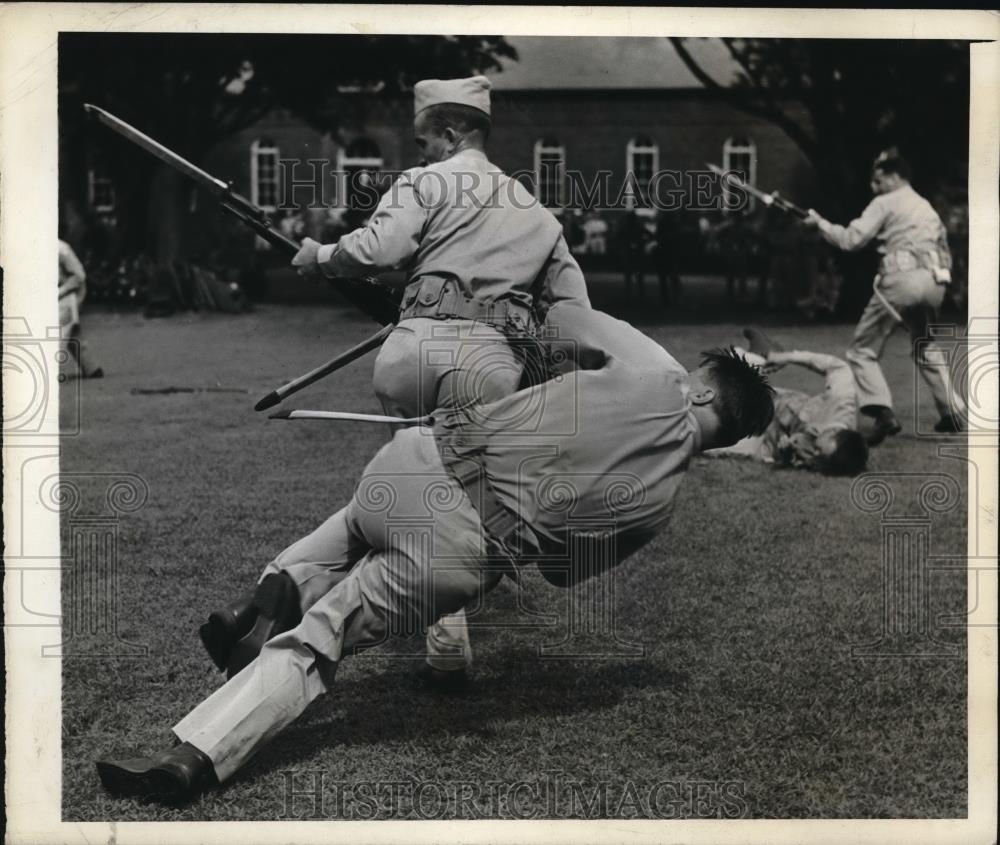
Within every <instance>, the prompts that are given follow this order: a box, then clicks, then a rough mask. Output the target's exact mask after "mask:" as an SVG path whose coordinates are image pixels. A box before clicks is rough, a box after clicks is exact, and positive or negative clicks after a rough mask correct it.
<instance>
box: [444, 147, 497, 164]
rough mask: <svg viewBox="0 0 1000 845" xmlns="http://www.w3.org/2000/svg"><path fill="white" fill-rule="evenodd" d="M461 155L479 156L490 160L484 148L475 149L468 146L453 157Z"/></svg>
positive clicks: (484, 159) (468, 156)
mask: <svg viewBox="0 0 1000 845" xmlns="http://www.w3.org/2000/svg"><path fill="white" fill-rule="evenodd" d="M459 156H465V157H467V158H479V159H482V160H483V161H489V159H488V158H487V157H486V153H484V152H483V151H482V150H476V149H473V148H472V147H467V148H466V149H464V150H459V151H458V152H457V153H455V154H454V155H453V156H451V157H452V158H458V157H459Z"/></svg>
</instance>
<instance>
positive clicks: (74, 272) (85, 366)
mask: <svg viewBox="0 0 1000 845" xmlns="http://www.w3.org/2000/svg"><path fill="white" fill-rule="evenodd" d="M86 295H87V274H86V272H85V271H84V269H83V265H82V264H81V263H80V259H79V258H77V257H76V253H75V252H73V247H71V246H70V245H69V244H68V243H66V241H63V240H60V241H59V337H60V339H61V340H62V342H63V343H64V344H65V346H66V348H67V350H68V351H69V353H70V354H71V355H72V356H73V358H74V359H75V360H76V363H77V366H78V367H79V369H80V375H81V376H82V377H83V378H103V376H104V370H103V368H102V367H100V366H98V364H97V363H96V362H95V361H94V360H93V357H92V356H91V355H89V354H88V353H87V343H86V341H84V339H83V336H82V334H81V331H80V306H81V305H83V299H84V297H85V296H86ZM71 341H75V342H71Z"/></svg>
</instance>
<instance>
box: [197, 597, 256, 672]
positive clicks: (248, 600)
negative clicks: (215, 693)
mask: <svg viewBox="0 0 1000 845" xmlns="http://www.w3.org/2000/svg"><path fill="white" fill-rule="evenodd" d="M253 596H254V594H253V593H247V594H246V595H245V596H243V598H241V599H239V601H235V602H233V603H232V604H230V605H227V606H226V607H223V608H221V609H219V610H213V611H212V612H211V613H210V614H209V615H208V621H207V622H206V623H205V624H204V625H202V626H201V627H200V628H199V629H198V636H199V637H201V643H202V645H203V646H205V651H207V652H208V656H209V657H211V658H212V662H213V663H214V664H215V665H216V666H218V667H219V671H220V672H225V671H226V666H227V665H228V663H229V658H230V656H231V655H232V653H233V649H234V648H235V647H236V643H238V642H239V641H240V638H241V637H245V636H246V635H247V634H249V633H250V629H251V628H253V625H254V622H256V621H257V608H256V606H255V605H254V603H253Z"/></svg>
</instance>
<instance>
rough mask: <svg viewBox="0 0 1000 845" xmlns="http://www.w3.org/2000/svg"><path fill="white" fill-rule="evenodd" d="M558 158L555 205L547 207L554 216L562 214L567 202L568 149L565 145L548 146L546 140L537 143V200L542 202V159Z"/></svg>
mask: <svg viewBox="0 0 1000 845" xmlns="http://www.w3.org/2000/svg"><path fill="white" fill-rule="evenodd" d="M551 157H557V158H558V164H557V165H556V167H557V172H556V178H555V188H556V190H555V194H556V196H555V204H554V205H547V206H546V208H548V209H549V211H551V212H552V213H553V214H561V213H562V211H563V203H564V202H565V201H566V147H565V146H564V145H563V144H546V143H545V141H544V139H539V140H538V141H535V150H534V166H535V199H536V200H538V201H539V202H542V159H543V158H551Z"/></svg>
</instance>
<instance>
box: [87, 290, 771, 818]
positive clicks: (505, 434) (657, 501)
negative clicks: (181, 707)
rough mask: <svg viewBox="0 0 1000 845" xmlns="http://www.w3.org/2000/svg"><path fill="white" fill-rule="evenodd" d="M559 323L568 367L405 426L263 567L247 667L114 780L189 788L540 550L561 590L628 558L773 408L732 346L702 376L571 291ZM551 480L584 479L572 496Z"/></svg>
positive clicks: (126, 788)
mask: <svg viewBox="0 0 1000 845" xmlns="http://www.w3.org/2000/svg"><path fill="white" fill-rule="evenodd" d="M548 325H550V326H554V327H555V328H556V329H557V330H558V337H559V338H560V339H561V341H564V342H565V346H564V347H563V352H564V356H565V366H564V368H563V373H562V375H561V377H560V378H556V379H552V380H550V381H547V382H544V383H542V384H539V385H536V386H533V387H530V388H526V389H524V390H519V391H517V392H516V393H514V394H512V395H510V396H507V397H505V398H502V399H499V400H497V401H496V402H493V403H491V404H488V405H482V406H478V407H473V408H472V409H465V410H464V411H460V412H458V413H455V414H451V415H448V414H445V418H444V419H442V420H440V421H437V422H435V425H434V427H433V428H430V427H423V426H419V427H418V426H414V427H410V428H404V429H402V430H401V431H399V432H397V433H396V435H395V437H394V438H393V440H392V441H391V442H390V443H389V444H387V445H386V446H384V447H383V448H382V449H381V450H380V451H379V453H378V454H377V455H376V456H375V458H374V459H373V460H372V461H371V462H370V463H369V464H368V467H367V468H366V470H365V473H364V475H363V477H362V479H361V482H360V484H359V485H358V488H357V490H356V492H355V495H354V497H353V498H352V500H351V502H350V503H349V504H348V505H347V506H346V507H345V508H344V509H343V510H341V511H339V512H338V513H336V514H335V515H334V516H332V517H330V518H329V519H328V520H327V521H326V522H325V523H323V525H321V526H320V527H319V528H318V529H317V530H316V531H314V532H313V533H312V534H310V535H309V536H308V537H306V538H304V539H302V540H300V541H299V542H298V543H296V544H294V545H293V546H291V547H290V548H289V549H287V550H286V551H285V552H283V553H282V554H280V555H279V556H278V557H277V558H276V559H275V560H274V561H273V562H272V563H271V564H269V565H268V566H267V568H266V569H265V570H264V576H263V577H262V579H261V581H260V583H259V586H258V588H257V592H258V595H259V604H260V606H261V612H260V616H259V618H258V620H257V623H256V625H255V629H257V630H259V632H260V636H259V637H258V638H257V641H256V643H255V645H256V646H257V651H256V653H253V654H249V653H248V654H246V655H245V659H246V660H247V663H246V666H245V668H243V669H242V671H240V672H239V673H238V674H236V675H235V676H234V677H233V678H231V679H230V680H229V681H228V682H227V683H226V684H225V685H224V686H222V687H221V688H220V689H218V690H216V691H215V692H214V693H213V694H212V695H211V696H209V697H208V698H207V699H205V700H204V701H203V702H202V703H201V704H199V705H198V706H197V707H196V708H195V709H194V710H193V711H191V712H190V713H189V714H188V715H187V716H186V717H185V718H184V719H182V720H181V721H180V722H179V723H178V724H177V725H175V726H174V728H173V733H174V735H175V737H176V738H177V740H178V741H179V743H180V744H178V745H175V746H174V747H173V748H170V749H168V750H166V751H162V752H160V753H158V754H155V755H153V756H150V757H139V758H134V759H130V760H101V761H99V762H98V764H97V768H98V772H99V775H100V777H101V780H102V782H103V784H104V786H105V787H106V788H107V789H109V790H110V791H112V792H115V793H122V794H140V795H146V796H151V797H159V798H161V799H166V800H177V799H184V798H188V797H191V796H192V795H193V794H195V793H197V792H198V791H200V790H202V789H204V788H206V787H209V786H211V785H213V784H215V783H217V782H222V781H225V780H226V779H227V778H229V777H231V776H232V775H233V774H234V773H235V772H236V771H237V770H238V769H239V768H240V767H241V766H242V765H243V764H244V763H245V762H246V761H247V760H248V759H249V758H250V757H251V756H252V755H253V754H254V753H255V752H256V751H257V750H258V749H259V748H260V747H261V746H262V745H263V744H264V743H265V742H266V741H267V740H268V739H270V738H271V737H273V736H274V735H275V734H277V733H278V732H279V731H280V730H282V729H283V728H285V727H286V726H287V725H289V724H290V723H291V722H292V721H294V720H295V719H296V718H297V717H298V716H299V714H301V713H302V711H303V710H304V709H305V708H306V707H307V706H308V704H309V703H310V702H311V701H313V700H314V699H316V698H317V697H319V696H320V695H321V694H323V693H324V692H326V691H327V690H328V689H330V687H331V686H332V684H333V682H334V675H335V674H336V671H337V667H338V665H339V663H340V661H341V659H342V657H343V656H344V655H346V654H350V653H352V652H356V651H358V650H361V649H364V648H369V647H371V646H373V645H376V644H378V643H380V642H382V641H384V640H385V639H386V638H387V637H388V636H389V635H390V634H391V633H400V634H405V633H407V632H410V631H413V630H419V629H420V627H422V626H423V625H426V624H428V623H432V622H433V621H434V620H435V619H436V618H437V617H439V616H440V615H441V614H443V613H447V612H452V611H455V610H458V609H459V608H461V607H463V606H465V605H467V604H468V603H469V602H470V601H472V600H474V599H476V598H478V597H479V596H481V595H482V594H483V593H485V592H488V591H489V590H491V589H493V588H494V587H496V585H497V584H498V583H499V582H500V580H501V579H502V577H503V573H504V572H505V571H511V570H516V568H517V567H518V566H522V565H525V564H526V563H528V562H531V561H538V566H539V569H540V570H541V571H542V574H543V575H544V576H545V577H546V578H547V579H548V580H550V581H552V582H553V583H556V584H559V585H563V586H568V585H571V584H573V583H575V582H577V581H579V580H582V579H583V578H587V577H590V576H592V575H597V574H599V573H600V572H602V571H604V570H606V569H609V568H611V567H613V566H616V565H617V564H618V563H620V562H621V561H622V560H623V559H624V558H626V557H627V556H628V555H630V554H631V553H632V552H634V551H636V550H637V549H639V548H641V547H642V546H643V545H644V544H645V543H647V542H648V541H649V540H651V539H652V538H653V536H654V535H655V534H656V533H657V532H658V531H659V530H660V529H662V528H663V527H664V525H665V524H666V523H667V521H668V519H669V515H670V512H671V510H672V503H673V500H674V496H675V495H676V493H677V489H678V487H679V485H680V482H681V479H682V477H683V475H684V473H685V472H686V471H687V469H688V466H689V463H690V460H691V458H692V456H694V455H696V454H698V453H699V452H700V451H702V450H704V449H709V448H714V447H718V446H725V445H728V444H731V443H734V442H736V441H737V440H739V439H741V438H743V437H745V436H748V435H750V434H759V433H760V432H762V431H763V430H764V429H765V428H766V426H767V425H768V423H769V422H770V420H771V417H772V415H773V412H774V408H773V404H772V392H771V389H770V388H769V387H768V385H767V383H766V381H765V380H764V379H763V377H762V376H761V375H760V373H759V372H758V371H757V370H756V369H755V368H753V367H751V366H750V365H749V364H747V363H746V361H744V360H743V359H742V358H740V357H739V356H736V355H735V354H732V353H731V352H724V351H721V350H716V351H713V352H711V353H706V356H705V360H704V361H703V364H702V366H701V367H699V368H698V369H696V370H694V371H692V372H691V373H688V372H686V371H685V370H684V368H683V367H681V366H680V364H678V363H677V361H676V360H675V359H674V358H673V357H671V356H670V355H669V354H668V353H667V352H666V351H665V350H664V349H663V348H662V347H660V346H659V345H658V344H656V343H655V342H653V341H652V340H650V339H649V338H647V337H646V336H645V335H643V334H642V333H641V332H639V331H637V330H636V329H634V328H632V327H631V326H629V325H628V324H627V323H623V322H621V321H619V320H615V319H613V318H611V317H608V316H607V315H604V314H601V313H599V312H596V311H592V310H590V309H585V308H580V307H576V306H573V305H570V304H561V305H557V306H555V307H554V308H553V309H552V310H551V312H550V315H549V321H548ZM580 368H586V369H580ZM581 409H585V411H586V412H585V413H581ZM512 420H519V421H521V422H520V423H519V424H513V425H512V423H511V421H512ZM512 429H514V431H512ZM512 434H513V435H514V436H513V439H512V437H511V435H512ZM532 448H534V449H535V452H534V453H533V454H532V456H531V459H529V460H526V459H525V458H526V450H530V449H532ZM553 478H561V479H565V478H571V479H572V480H573V481H574V482H575V483H574V485H573V489H572V493H571V495H572V501H571V502H569V503H567V500H566V492H567V490H566V488H567V486H568V485H567V483H562V484H561V486H560V487H559V489H558V490H552V489H551V487H552V485H551V484H549V482H551V481H552V479H553ZM387 482H391V484H392V494H393V495H392V496H390V497H386V496H385V495H384V494H385V485H386V483H387ZM557 486H558V485H557ZM547 491H548V492H547ZM390 500H391V505H390V507H391V512H390V513H388V514H387V508H386V503H387V502H389V501H390ZM429 503H439V504H440V507H437V508H436V509H435V508H433V507H431V506H430V504H429ZM567 508H571V509H572V514H573V519H572V520H570V519H568V517H567V514H568V513H569V512H570V511H569V510H567ZM428 510H430V511H431V516H432V518H433V521H432V522H431V523H430V525H429V526H428V527H427V528H426V529H425V531H426V535H427V536H425V537H423V538H414V537H413V536H412V531H410V532H399V531H395V530H393V523H392V518H393V517H397V516H402V515H411V516H412V517H415V518H419V519H423V518H424V516H425V515H426V512H427V511H428ZM574 520H575V521H574ZM595 523H596V524H599V525H600V526H601V529H599V530H597V531H595V530H594V529H593V526H594V525H595ZM411 524H413V522H412V520H411ZM588 527H589V531H588Z"/></svg>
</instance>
